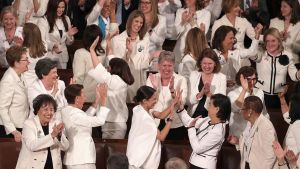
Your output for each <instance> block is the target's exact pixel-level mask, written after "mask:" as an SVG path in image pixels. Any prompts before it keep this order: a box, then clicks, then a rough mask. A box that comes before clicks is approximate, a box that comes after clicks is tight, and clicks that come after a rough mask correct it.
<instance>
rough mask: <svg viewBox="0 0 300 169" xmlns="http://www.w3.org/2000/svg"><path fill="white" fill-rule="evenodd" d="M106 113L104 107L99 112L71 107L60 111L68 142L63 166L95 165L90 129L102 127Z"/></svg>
mask: <svg viewBox="0 0 300 169" xmlns="http://www.w3.org/2000/svg"><path fill="white" fill-rule="evenodd" d="M95 113H96V116H94V114H95ZM108 113H109V109H108V108H106V107H100V109H99V110H95V109H94V108H92V107H90V108H89V109H88V110H87V112H84V111H82V110H80V109H78V108H75V107H72V106H67V107H65V108H64V109H63V110H62V121H63V123H64V124H65V128H66V136H67V137H68V140H69V141H70V146H69V150H68V151H67V152H66V153H65V156H64V164H65V165H80V164H87V163H96V149H95V144H94V141H93V138H92V127H97V126H101V125H103V124H104V123H105V119H106V117H107V115H108Z"/></svg>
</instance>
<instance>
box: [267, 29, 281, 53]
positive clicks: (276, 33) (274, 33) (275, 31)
mask: <svg viewBox="0 0 300 169" xmlns="http://www.w3.org/2000/svg"><path fill="white" fill-rule="evenodd" d="M268 35H271V36H273V37H275V38H276V39H277V40H278V43H279V46H278V50H279V51H280V52H282V51H283V50H284V47H283V44H282V39H281V35H280V32H279V30H278V29H276V28H269V29H267V30H266V31H265V33H264V38H263V39H264V44H263V49H264V50H267V48H266V46H267V42H266V40H267V36H268Z"/></svg>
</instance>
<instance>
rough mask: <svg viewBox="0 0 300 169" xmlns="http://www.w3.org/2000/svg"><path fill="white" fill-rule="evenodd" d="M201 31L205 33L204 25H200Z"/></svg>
mask: <svg viewBox="0 0 300 169" xmlns="http://www.w3.org/2000/svg"><path fill="white" fill-rule="evenodd" d="M199 28H200V30H201V31H202V32H203V33H205V25H204V23H200V26H199Z"/></svg>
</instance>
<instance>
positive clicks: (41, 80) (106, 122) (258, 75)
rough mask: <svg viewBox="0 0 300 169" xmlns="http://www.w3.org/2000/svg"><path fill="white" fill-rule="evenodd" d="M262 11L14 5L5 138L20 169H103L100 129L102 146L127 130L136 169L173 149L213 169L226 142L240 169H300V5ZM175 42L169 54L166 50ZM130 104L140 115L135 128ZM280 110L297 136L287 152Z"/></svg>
mask: <svg viewBox="0 0 300 169" xmlns="http://www.w3.org/2000/svg"><path fill="white" fill-rule="evenodd" d="M265 4H266V2H265V0H245V1H242V2H241V1H240V0H185V1H180V0H139V1H136V0H124V1H121V0H116V1H115V0H97V1H96V0H87V1H86V0H74V1H69V0H14V2H13V3H12V5H11V6H6V7H4V8H3V9H2V11H1V15H0V23H1V26H0V66H1V67H3V68H7V70H6V72H5V74H4V75H3V77H2V79H1V82H0V95H1V99H0V137H11V138H14V139H15V141H16V142H22V149H21V152H20V155H19V159H18V163H17V166H16V168H18V169H22V168H33V167H34V168H45V169H50V168H51V169H52V168H55V169H56V168H62V161H61V156H60V152H61V150H62V151H65V155H64V159H63V164H64V165H66V166H67V168H68V169H85V168H86V169H94V168H96V166H95V163H96V150H95V145H94V143H93V139H92V127H97V126H102V138H104V139H124V138H125V136H126V131H127V130H129V135H128V145H127V151H126V155H127V157H128V160H129V164H130V166H131V167H132V168H144V169H155V168H158V166H159V162H160V156H161V141H164V140H166V139H167V140H183V139H189V141H190V144H191V147H192V150H193V152H192V154H191V157H190V161H189V162H190V168H192V169H194V168H195V169H197V168H198V169H199V168H200V169H202V168H205V169H215V168H216V161H217V154H218V152H219V150H220V149H221V146H222V144H223V142H224V141H225V140H226V139H227V141H228V142H229V143H231V144H233V145H235V146H236V148H237V150H239V151H240V153H241V163H240V165H241V168H242V169H249V168H251V169H271V168H277V167H279V168H290V169H291V168H293V169H294V168H297V167H300V160H299V159H298V158H299V152H300V135H299V134H298V133H299V132H297V129H299V128H298V127H299V125H298V123H299V120H300V107H299V103H300V94H299V93H298V94H297V93H295V95H294V96H293V97H291V98H290V100H286V97H285V93H286V90H287V82H288V80H290V81H291V80H292V81H299V80H300V70H299V68H300V66H299V65H300V59H299V52H300V2H299V0H298V1H297V0H282V1H281V8H280V15H279V16H278V17H276V18H274V19H271V20H270V18H269V15H268V11H267V9H266V6H265ZM221 13H222V14H221ZM75 38H77V39H80V40H81V41H82V44H83V47H82V48H80V49H77V50H76V52H75V54H74V59H73V63H72V68H73V74H74V77H73V78H72V79H71V80H70V83H69V84H65V83H64V82H63V81H62V80H60V79H59V77H58V74H57V71H58V69H66V68H67V63H68V61H69V54H68V50H67V45H70V44H72V43H73V42H74V39H75ZM170 40H171V41H172V40H173V41H176V44H175V48H174V51H173V52H171V51H164V50H162V48H163V44H164V43H165V42H166V41H170ZM297 68H298V69H297ZM87 102H89V103H91V106H90V107H89V108H88V109H87V110H86V111H83V106H84V103H87ZM126 103H136V104H137V106H135V107H134V108H133V116H132V119H128V109H127V105H126ZM288 103H289V104H288ZM276 108H281V110H282V112H283V116H284V119H285V120H286V122H287V123H289V124H290V127H289V129H288V131H287V134H286V138H285V141H284V145H283V148H282V146H281V145H280V144H279V143H278V141H277V135H276V131H275V129H274V127H273V124H272V123H271V122H270V120H269V118H270V117H269V114H268V110H270V109H276ZM128 120H132V122H131V128H130V129H129V128H127V121H128ZM227 124H229V133H230V135H229V137H228V138H225V133H226V125H227ZM276 157H277V158H276Z"/></svg>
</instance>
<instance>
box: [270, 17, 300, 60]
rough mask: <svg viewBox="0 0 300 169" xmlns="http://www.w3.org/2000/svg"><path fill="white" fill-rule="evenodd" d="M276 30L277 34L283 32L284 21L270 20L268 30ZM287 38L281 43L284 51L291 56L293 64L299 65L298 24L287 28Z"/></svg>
mask: <svg viewBox="0 0 300 169" xmlns="http://www.w3.org/2000/svg"><path fill="white" fill-rule="evenodd" d="M271 27H273V28H276V29H278V30H279V32H282V31H283V30H284V20H281V19H279V18H274V19H271V22H270V28H271ZM287 31H288V37H287V39H286V40H285V41H283V46H284V49H285V50H287V51H288V52H291V53H292V54H293V59H294V61H295V63H299V57H298V52H300V22H297V23H296V24H290V26H289V28H288V30H287Z"/></svg>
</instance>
